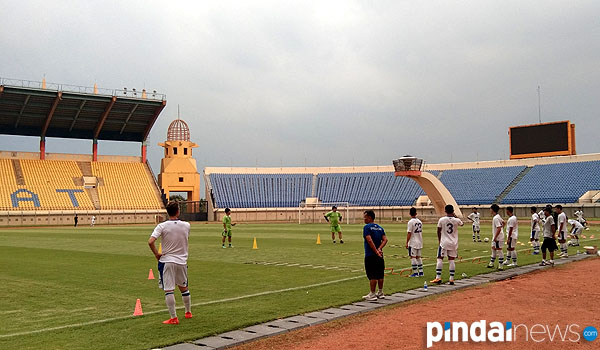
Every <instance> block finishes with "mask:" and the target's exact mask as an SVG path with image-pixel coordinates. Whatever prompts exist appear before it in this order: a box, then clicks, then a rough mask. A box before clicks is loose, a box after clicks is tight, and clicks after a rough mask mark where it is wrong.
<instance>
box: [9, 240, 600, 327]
mask: <svg viewBox="0 0 600 350" xmlns="http://www.w3.org/2000/svg"><path fill="white" fill-rule="evenodd" d="M592 240H593V241H595V240H599V239H598V238H596V239H591V240H588V241H592ZM525 250H531V248H526V249H521V250H517V252H522V251H525ZM485 257H487V255H486V256H475V257H470V258H469V259H477V258H485ZM444 263H446V262H444ZM434 265H435V264H433V263H432V264H427V265H423V267H430V266H434ZM406 268H408V267H406ZM354 271H356V272H359V271H358V270H354ZM354 271H353V272H354ZM359 278H364V276H363V275H360V276H354V277H347V278H342V279H339V280H334V281H328V282H321V283H315V284H309V285H307V286H300V287H290V288H284V289H278V290H270V291H264V292H259V293H254V294H248V295H242V296H239V297H231V298H225V299H219V300H212V301H204V302H200V303H196V304H192V306H202V305H211V304H218V303H224V302H228V301H236V300H241V299H248V298H253V297H259V296H264V295H270V294H278V293H284V292H291V291H295V290H300V289H306V288H314V287H321V286H326V285H329V284H335V283H340V282H345V281H351V280H355V279H359ZM177 309H179V310H180V309H183V307H182V306H180V307H178V308H177ZM166 311H168V310H167V309H162V310H155V311H149V312H146V313H144V315H152V314H157V313H159V312H166ZM134 317H137V316H133V315H127V316H118V317H111V318H106V319H103V320H95V321H88V322H81V323H75V324H69V325H64V326H57V327H50V328H43V329H36V330H33V331H26V332H19V333H12V334H2V335H0V338H10V337H17V336H21V335H30V334H37V333H43V332H50V331H56V330H60V329H66V328H74V327H83V326H89V325H93V324H100V323H106V322H111V321H118V320H126V319H130V318H134Z"/></svg>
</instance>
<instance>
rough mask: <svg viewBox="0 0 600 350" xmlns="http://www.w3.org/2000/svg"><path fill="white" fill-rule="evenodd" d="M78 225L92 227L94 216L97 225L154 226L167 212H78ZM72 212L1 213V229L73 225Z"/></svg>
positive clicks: (163, 218) (164, 217)
mask: <svg viewBox="0 0 600 350" xmlns="http://www.w3.org/2000/svg"><path fill="white" fill-rule="evenodd" d="M77 215H78V218H79V222H78V225H83V226H86V225H90V223H91V220H92V215H94V216H96V225H113V224H153V223H157V222H160V221H164V220H165V219H166V218H167V214H166V211H164V210H162V211H150V210H142V211H106V210H100V211H91V210H90V211H82V212H77ZM74 217H75V213H74V212H72V211H46V212H43V211H39V212H36V211H0V227H5V226H60V225H73V224H74V221H73V219H74Z"/></svg>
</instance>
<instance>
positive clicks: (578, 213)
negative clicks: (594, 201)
mask: <svg viewBox="0 0 600 350" xmlns="http://www.w3.org/2000/svg"><path fill="white" fill-rule="evenodd" d="M573 214H575V216H577V218H578V219H580V218H582V217H583V212H582V211H581V210H577V211H576V212H575V213H573Z"/></svg>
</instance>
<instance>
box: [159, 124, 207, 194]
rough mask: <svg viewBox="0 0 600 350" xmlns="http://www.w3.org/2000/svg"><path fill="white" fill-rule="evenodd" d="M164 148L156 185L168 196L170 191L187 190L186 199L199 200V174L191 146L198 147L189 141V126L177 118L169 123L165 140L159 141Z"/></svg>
mask: <svg viewBox="0 0 600 350" xmlns="http://www.w3.org/2000/svg"><path fill="white" fill-rule="evenodd" d="M158 145H159V146H162V147H164V148H165V157H164V158H163V159H162V161H161V164H160V174H158V185H159V186H160V188H161V189H162V191H163V193H164V195H165V196H166V197H167V199H168V198H169V194H170V193H171V192H187V200H188V201H199V200H200V174H199V173H198V168H197V166H196V160H195V159H194V158H192V148H195V147H198V145H197V144H195V143H193V142H191V141H190V128H189V127H188V125H187V123H186V122H184V121H183V120H181V119H179V118H177V119H175V120H174V121H173V122H171V124H170V125H169V129H168V130H167V141H165V142H163V143H159V144H158Z"/></svg>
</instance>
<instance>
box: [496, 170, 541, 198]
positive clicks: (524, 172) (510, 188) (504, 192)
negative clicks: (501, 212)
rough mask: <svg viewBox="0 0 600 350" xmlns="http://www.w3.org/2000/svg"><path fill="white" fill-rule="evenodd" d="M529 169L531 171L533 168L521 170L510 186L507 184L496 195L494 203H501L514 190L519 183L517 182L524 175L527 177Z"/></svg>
mask: <svg viewBox="0 0 600 350" xmlns="http://www.w3.org/2000/svg"><path fill="white" fill-rule="evenodd" d="M531 169H533V167H531V166H528V167H526V168H525V169H523V170H522V171H521V172H520V173H519V175H517V177H515V178H514V179H513V180H512V182H511V183H510V184H508V186H506V188H505V189H504V191H502V192H501V193H500V194H499V195H498V197H496V201H495V202H494V203H502V201H503V200H504V197H506V196H508V194H509V193H510V191H512V189H513V188H515V186H516V185H517V184H518V183H519V181H521V180H522V179H523V178H524V177H525V175H527V173H528V172H530V171H531Z"/></svg>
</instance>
